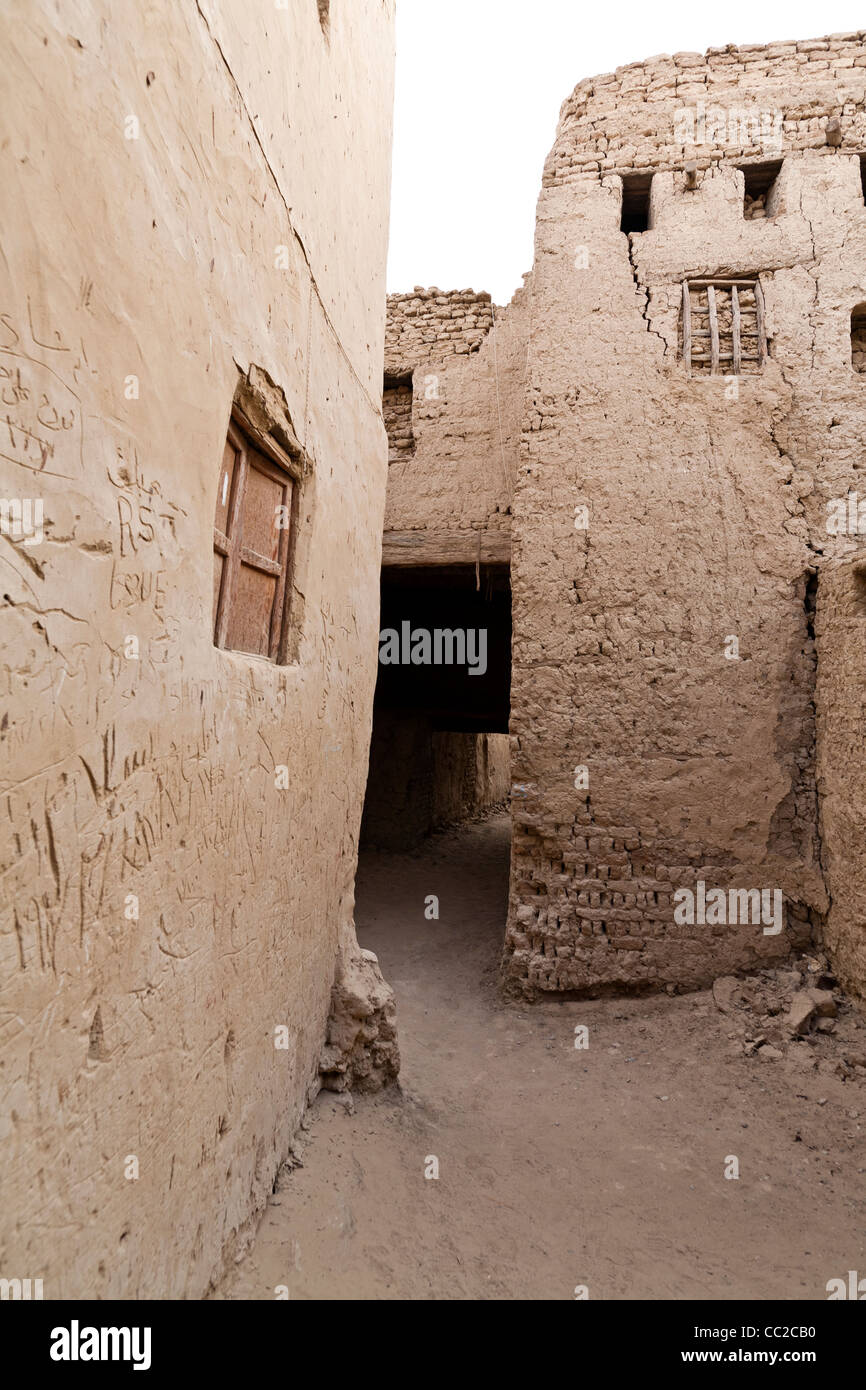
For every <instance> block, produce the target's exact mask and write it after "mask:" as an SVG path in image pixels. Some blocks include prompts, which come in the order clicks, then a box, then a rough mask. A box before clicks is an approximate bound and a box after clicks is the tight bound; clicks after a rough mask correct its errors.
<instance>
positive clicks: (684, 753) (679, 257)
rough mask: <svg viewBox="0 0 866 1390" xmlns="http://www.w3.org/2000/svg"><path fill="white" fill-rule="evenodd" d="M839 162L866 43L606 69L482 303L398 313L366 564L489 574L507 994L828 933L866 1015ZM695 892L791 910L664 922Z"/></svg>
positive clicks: (849, 161)
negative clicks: (504, 760)
mask: <svg viewBox="0 0 866 1390" xmlns="http://www.w3.org/2000/svg"><path fill="white" fill-rule="evenodd" d="M864 161H866V46H864V35H863V34H859V33H852V34H844V35H836V36H833V37H830V38H827V39H820V40H815V41H813V42H806V43H778V44H772V45H769V46H746V47H742V48H734V47H729V48H725V49H718V50H710V51H709V52H708V53H707V54H705V55H702V54H693V53H680V54H675V55H674V56H673V57H668V56H661V57H657V58H653V59H649V60H648V61H646V62H643V63H635V64H630V65H629V66H627V67H625V68H621V69H618V70H617V71H616V72H615V73H610V74H606V75H604V76H601V77H596V78H591V79H588V80H586V81H584V82H581V83H580V84H579V85H578V86H577V88H576V89H575V91H574V92H573V94H572V95H571V96H570V97H569V98H568V100H567V101H566V102H565V103H564V105H563V107H562V111H561V116H560V122H559V128H558V131H557V136H556V141H555V144H554V147H553V149H552V150H551V152H550V155H549V157H548V159H547V162H546V165H545V170H544V177H543V186H542V190H541V194H540V197H539V201H538V214H537V226H536V244H535V263H534V267H533V270H532V272H531V274H530V275H529V276H527V277H526V282H525V286H524V288H523V289H522V290H521V291H519V292H518V294H517V295H516V296H515V299H514V301H513V302H512V304H511V305H510V306H508V308H507V309H506V310H501V309H498V310H495V311H494V312H493V313H487V312H486V310H485V303H486V301H485V298H484V297H483V296H477V295H476V296H469V295H465V294H455V295H449V294H441V293H439V292H438V291H427V292H416V293H415V294H414V296H413V295H408V296H407V295H403V296H399V297H392V298H391V300H390V301H389V329H388V336H387V343H388V356H387V358H386V372H387V373H389V374H390V377H389V381H387V382H386V386H387V385H389V384H390V383H391V382H400V384H401V385H402V390H403V392H404V399H403V400H402V402H401V405H400V412H401V413H400V415H399V419H400V438H399V440H397V439H396V438H395V439H394V440H392V451H391V458H392V464H391V470H390V480H389V498H388V512H387V521H386V533H385V555H386V556H388V555H390V556H391V557H392V560H393V558H394V557H395V556H398V555H399V556H400V557H401V558H402V559H403V562H404V563H405V562H406V556H407V555H409V554H414V555H416V556H418V557H419V560H418V561H416V563H419V562H420V557H421V556H429V557H432V559H433V561H435V562H438V563H445V562H446V558H447V560H448V563H450V562H451V557H452V556H453V555H454V554H456V553H458V552H459V553H461V554H463V555H464V556H465V559H466V562H467V563H469V561H470V560H471V558H472V557H473V556H474V558H475V559H476V560H477V561H478V562H480V563H482V564H483V563H484V562H485V561H486V562H487V563H490V564H493V563H496V562H499V563H501V564H503V565H509V574H510V585H511V593H512V622H513V647H512V668H511V676H510V692H509V693H510V733H511V762H512V781H513V784H514V785H513V795H512V810H513V816H514V836H513V848H512V888H511V907H510V913H509V922H508V928H507V935H506V950H505V972H506V977H507V978H508V980H509V981H510V982H511V983H512V984H513V985H515V986H516V987H517V988H519V989H523V990H526V991H528V992H529V993H534V992H537V991H546V990H555V991H587V990H589V991H593V992H594V991H601V990H619V989H633V988H661V987H663V986H669V987H682V988H688V987H694V986H696V985H699V984H703V983H706V982H708V981H709V980H711V979H712V978H713V977H714V976H715V975H718V974H719V973H722V972H725V971H736V970H745V969H748V968H751V967H754V966H756V965H758V964H761V963H765V962H767V961H769V960H772V959H773V958H776V957H781V956H783V955H785V954H787V953H788V952H789V951H790V949H791V948H792V947H793V946H796V945H802V944H804V943H805V942H807V941H809V940H810V939H814V938H815V937H820V938H822V939H823V940H825V941H826V943H827V945H828V946H829V947H830V949H831V950H832V952H833V955H834V959H835V962H836V967H837V970H838V971H839V973H840V976H841V977H842V978H843V979H844V981H845V983H846V984H847V985H848V987H849V988H850V989H852V990H853V991H855V992H857V993H860V994H863V993H866V871H864V855H863V851H862V839H863V837H862V825H863V818H862V813H861V811H860V809H859V808H860V807H861V806H862V804H863V792H864V774H863V768H864V765H866V758H864V753H866V747H864V719H863V714H864V708H863V691H864V680H863V675H862V671H861V670H860V666H861V665H862V662H861V661H860V657H859V655H858V653H861V652H862V649H863V640H864V635H866V629H864V623H866V588H864V582H866V581H864V577H863V575H864V569H863V565H862V561H863V560H864V559H866V549H864V540H863V536H862V535H861V534H860V533H859V531H858V530H857V528H856V526H854V527H852V526H850V525H849V526H847V527H846V528H845V527H842V526H841V525H839V524H835V525H834V524H828V518H830V517H832V516H834V515H840V514H841V513H840V511H839V500H840V499H849V500H848V502H846V504H845V506H846V507H847V511H845V507H843V508H842V511H843V512H844V513H845V515H855V516H856V496H857V493H858V488H859V489H860V491H861V492H862V491H863V486H862V469H863V445H862V441H863V438H864V437H866V394H864V389H863V382H864V378H863V375H862V371H861V369H862V356H861V355H862V344H863V339H862V332H863V323H864V314H866V308H864V305H866V205H864ZM494 318H495V327H493V326H492V321H493V320H494ZM497 338H498V342H497ZM437 360H438V362H439V363H440V364H441V363H445V364H446V366H445V368H444V370H445V372H446V373H447V375H446V378H445V380H446V382H447V391H446V392H445V393H443V394H440V396H439V398H438V400H437V399H436V398H435V397H434V399H433V400H432V401H431V400H429V399H428V398H427V395H426V392H425V390H424V382H425V380H427V379H428V378H429V377H431V376H432V377H435V376H436V375H437ZM497 368H498V370H497ZM410 373H411V382H412V398H413V408H412V412H411V421H409V423H410V424H411V431H409V432H408V433H411V436H412V437H411V440H407V420H408V416H407V412H406V406H405V392H406V390H407V381H408V377H409V374H410ZM452 381H453V386H452ZM386 416H387V411H386ZM412 448H414V457H411V456H410V450H411V449H412ZM503 459H504V460H505V468H504V469H503V467H502V460H503ZM422 462H423V467H419V464H421V463H422ZM851 497H854V499H855V501H854V506H853V509H852V506H851V505H850V499H851ZM863 529H864V530H866V527H864V528H863ZM700 882H703V883H705V884H706V885H708V886H709V885H712V886H713V887H715V888H718V889H722V890H726V891H729V890H731V889H772V890H776V889H779V890H781V892H782V893H783V898H784V907H785V912H784V926H783V928H782V930H781V931H779V932H776V933H772V934H768V933H765V932H764V930H763V927H762V925H761V924H760V923H758V924H756V923H755V922H754V921H751V920H749V921H746V922H742V921H740V922H735V923H732V922H730V921H725V922H717V923H714V924H703V925H702V924H698V923H695V924H690V923H688V922H678V921H677V920H676V919H675V916H674V913H675V905H676V902H677V901H678V900H677V899H676V898H675V895H676V894H677V892H678V890H682V889H687V888H688V889H691V890H693V891H696V889H697V885H698V883H700Z"/></svg>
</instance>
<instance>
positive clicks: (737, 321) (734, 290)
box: [682, 275, 767, 376]
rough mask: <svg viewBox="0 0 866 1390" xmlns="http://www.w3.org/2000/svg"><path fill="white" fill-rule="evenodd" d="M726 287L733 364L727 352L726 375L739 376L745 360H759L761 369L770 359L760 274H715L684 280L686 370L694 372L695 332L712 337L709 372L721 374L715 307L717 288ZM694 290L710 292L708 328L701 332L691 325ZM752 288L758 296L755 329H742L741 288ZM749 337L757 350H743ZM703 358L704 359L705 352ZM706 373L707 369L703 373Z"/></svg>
mask: <svg viewBox="0 0 866 1390" xmlns="http://www.w3.org/2000/svg"><path fill="white" fill-rule="evenodd" d="M717 289H724V290H730V291H731V317H732V320H733V324H732V330H731V360H730V367H728V366H727V361H728V359H727V354H726V357H725V362H726V365H725V369H724V375H725V376H740V375H741V374H742V373H741V367H742V364H743V362H744V361H748V362H757V367H758V371H760V369H761V367H762V366H763V365H764V362H765V361H766V359H767V332H766V312H765V309H764V292H763V290H762V289H761V282H760V279H759V278H758V276H757V275H751V276H742V277H740V278H739V279H734V278H731V279H727V278H723V277H722V276H716V277H713V278H712V279H709V278H708V279H694V280H684V281H683V288H682V320H683V361H684V362H685V364H686V370H687V372H688V373H689V375H690V376H691V374H692V341H693V338H694V337H696V336H702V337H705V338H709V346H710V357H709V361H710V375H711V376H718V375H719V371H720V368H721V353H720V348H719V320H718V314H717V311H716V290H717ZM692 290H705V291H706V295H707V311H708V316H709V325H710V326H709V328H708V329H707V330H705V331H704V332H703V333H702V334H700V335H699V334H698V331H697V330H693V329H692V301H691V291H692ZM740 290H751V291H752V292H753V293H754V296H755V331H754V333H752V332H743V331H742V329H741V318H740V301H739V291H740ZM744 339H749V340H751V341H752V342H754V344H755V348H756V351H755V352H752V353H748V354H747V353H745V352H744V351H743V340H744ZM700 360H701V361H703V362H705V361H706V360H707V359H706V356H705V355H703V354H702V356H701V359H700ZM702 375H706V373H702Z"/></svg>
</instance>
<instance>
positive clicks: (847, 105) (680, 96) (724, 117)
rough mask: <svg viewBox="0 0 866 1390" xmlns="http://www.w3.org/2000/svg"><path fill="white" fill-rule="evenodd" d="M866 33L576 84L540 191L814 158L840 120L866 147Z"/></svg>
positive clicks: (656, 61)
mask: <svg viewBox="0 0 866 1390" xmlns="http://www.w3.org/2000/svg"><path fill="white" fill-rule="evenodd" d="M864 37H866V32H864V31H856V32H850V33H845V34H837V35H833V36H832V37H830V38H825V39H809V40H806V41H801V42H789V43H772V44H745V45H742V46H740V47H736V46H734V45H729V46H727V47H725V48H711V49H708V50H707V52H706V54H702V53H675V54H673V56H670V55H668V54H660V55H659V56H658V57H655V58H648V59H646V60H645V61H644V62H640V63H629V64H627V65H626V66H624V67H620V68H617V69H616V71H615V72H611V73H603V74H601V75H600V76H598V77H591V78H587V79H586V80H585V81H583V82H580V83H578V85H577V86H576V87H575V89H574V91H573V92H572V94H571V96H570V97H569V98H568V99H567V100H566V101H565V102H564V103H563V105H562V108H561V111H560V119H559V128H558V131H557V136H556V141H555V143H554V145H553V148H552V150H551V152H550V154H549V155H548V158H547V160H546V162H545V166H544V175H543V187H544V188H553V187H555V186H557V185H560V184H567V183H572V182H574V181H575V180H579V179H595V178H597V176H598V175H599V174H611V173H633V172H640V171H641V170H644V171H647V172H649V171H652V170H654V169H681V168H682V165H683V162H684V161H686V160H695V161H696V162H697V163H698V165H699V167H705V166H707V165H709V164H710V163H712V162H715V161H717V160H718V159H719V158H720V157H736V156H738V155H742V156H746V157H748V156H754V155H755V154H756V153H758V152H759V151H760V150H762V149H763V150H766V152H767V153H768V154H772V153H774V152H776V151H778V152H782V151H784V152H785V153H787V154H791V153H794V152H796V151H801V150H815V151H817V152H819V153H820V154H822V155H825V156H828V155H829V156H831V157H832V154H833V150H834V148H835V147H834V146H828V145H827V142H826V138H825V126H826V122H827V120H828V119H831V118H833V117H836V118H839V119H840V120H841V125H842V148H844V149H851V150H858V149H861V148H863V147H864V146H866V117H864V112H863V107H862V101H863V89H864V84H866V54H864Z"/></svg>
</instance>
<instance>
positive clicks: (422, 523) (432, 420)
mask: <svg viewBox="0 0 866 1390" xmlns="http://www.w3.org/2000/svg"><path fill="white" fill-rule="evenodd" d="M523 304H524V295H523V293H522V292H518V294H517V295H515V297H514V299H513V301H512V303H511V304H510V305H509V306H508V308H507V309H494V308H493V306H492V304H491V300H490V296H489V294H477V293H475V292H474V291H472V290H455V291H449V292H447V293H442V292H440V291H439V290H437V289H435V288H434V289H422V288H420V287H418V288H416V289H415V290H414V291H413V292H410V293H407V294H399V295H389V296H388V319H387V333H386V338H385V373H386V379H387V377H388V376H389V375H391V376H393V377H397V376H399V377H402V378H403V379H404V380H406V379H407V378H411V381H412V406H411V433H412V440H413V443H412V450H411V456H407V457H401V452H402V450H401V447H400V445H401V444H403V446H404V448H405V442H404V441H405V411H404V414H403V416H401V417H400V418H399V420H395V421H394V424H395V426H396V428H392V451H391V466H390V468H389V471H388V500H387V507H386V516H385V558H386V561H387V562H388V563H412V562H414V563H418V564H421V563H424V562H425V561H426V562H427V563H441V564H444V563H448V562H449V561H450V562H451V563H456V562H457V561H463V562H474V561H475V560H476V559H477V558H479V556H480V560H481V562H482V563H483V562H484V561H485V560H488V559H489V560H491V561H493V560H499V561H502V560H505V561H507V558H508V545H509V537H510V523H511V515H510V510H511V491H512V487H513V481H514V475H515V472H516V469H517V447H518V440H519V437H520V418H521V412H522V399H523V380H524V377H523V374H524V368H525V360H526V336H525V328H524V322H523ZM392 418H393V417H392ZM395 446H396V447H395Z"/></svg>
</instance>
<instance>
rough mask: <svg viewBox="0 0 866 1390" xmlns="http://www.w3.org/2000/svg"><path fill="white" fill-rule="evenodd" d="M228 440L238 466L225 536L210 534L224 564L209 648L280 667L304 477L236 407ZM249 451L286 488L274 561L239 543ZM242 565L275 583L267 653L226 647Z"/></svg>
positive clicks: (285, 642) (262, 469) (260, 467)
mask: <svg viewBox="0 0 866 1390" xmlns="http://www.w3.org/2000/svg"><path fill="white" fill-rule="evenodd" d="M227 439H228V442H229V443H230V444H231V445H232V447H233V448H234V449H235V450H236V451H237V462H236V464H235V468H234V476H233V478H232V488H231V496H230V498H229V506H228V532H227V533H226V532H223V531H220V530H219V528H218V527H217V526H214V530H213V544H214V551H215V552H216V553H217V554H219V555H222V556H223V560H224V564H223V572H222V577H221V579H220V590H219V596H218V598H217V607H216V616H215V618H214V646H215V647H219V648H220V649H221V650H223V651H238V652H239V653H240V654H242V655H245V656H251V657H259V659H261V660H266V661H272V662H275V663H277V664H278V665H282V664H285V662H286V651H287V646H288V635H289V618H290V608H291V602H290V598H291V578H292V572H293V568H294V561H295V551H296V548H297V536H298V518H299V515H300V491H301V481H302V477H303V472H302V469H301V468H300V467H299V465H298V463H296V461H295V460H294V459H292V458H291V457H290V455H289V454H287V453H286V452H285V450H284V449H282V448H281V447H280V446H279V444H277V443H276V441H275V440H274V439H272V438H271V437H270V436H269V435H266V434H263V433H262V431H261V430H259V429H257V428H256V426H255V425H254V424H253V423H252V422H251V421H250V420H249V419H248V418H247V417H246V415H244V414H243V412H242V411H240V410H239V409H238V408H237V406H235V407H234V408H233V409H232V414H231V419H230V421H229V427H228V431H227ZM250 449H253V450H254V451H255V452H256V454H258V455H259V457H258V458H257V459H256V462H255V464H254V465H252V467H254V468H255V469H256V470H257V471H259V472H262V473H264V474H265V476H266V477H269V478H271V480H272V481H274V482H276V483H279V484H282V485H284V486H285V485H286V484H290V485H291V504H290V511H289V525H288V528H283V529H282V530H281V534H280V544H279V552H278V558H277V560H271V559H270V557H269V556H266V555H261V554H259V553H258V551H255V550H253V549H252V547H250V546H245V545H244V543H243V539H244V538H243V503H244V496H245V492H246V485H247V479H248V477H249V470H250V467H251V465H250V463H249V450H250ZM221 472H222V469H220V473H221ZM242 563H243V564H244V565H247V566H249V567H250V568H251V569H256V570H259V571H260V572H261V573H263V574H270V575H273V576H275V577H276V579H277V585H276V589H275V592H274V601H273V605H272V608H271V621H270V630H269V633H268V650H267V653H265V652H251V651H244V649H243V648H236V647H227V646H226V636H227V633H228V625H229V618H230V616H231V613H232V609H233V605H234V603H235V601H236V598H237V584H238V576H239V574H240V569H241V564H242Z"/></svg>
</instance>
